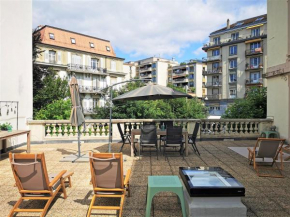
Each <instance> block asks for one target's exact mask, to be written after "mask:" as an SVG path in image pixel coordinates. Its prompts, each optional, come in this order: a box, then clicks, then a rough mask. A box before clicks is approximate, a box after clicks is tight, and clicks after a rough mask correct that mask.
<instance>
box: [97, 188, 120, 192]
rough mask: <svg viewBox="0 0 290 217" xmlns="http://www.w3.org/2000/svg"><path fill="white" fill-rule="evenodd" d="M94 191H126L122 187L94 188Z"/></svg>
mask: <svg viewBox="0 0 290 217" xmlns="http://www.w3.org/2000/svg"><path fill="white" fill-rule="evenodd" d="M94 191H98V192H100V191H125V190H124V189H122V188H94Z"/></svg>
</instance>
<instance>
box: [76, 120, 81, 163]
mask: <svg viewBox="0 0 290 217" xmlns="http://www.w3.org/2000/svg"><path fill="white" fill-rule="evenodd" d="M77 128H78V157H81V133H80V129H79V127H78V126H77Z"/></svg>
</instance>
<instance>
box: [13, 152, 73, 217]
mask: <svg viewBox="0 0 290 217" xmlns="http://www.w3.org/2000/svg"><path fill="white" fill-rule="evenodd" d="M9 161H10V163H11V167H12V171H13V175H14V178H15V182H16V186H17V188H18V191H19V193H20V199H19V200H18V201H17V202H16V204H15V205H14V206H13V208H12V210H11V211H10V213H9V215H8V216H9V217H12V216H14V213H17V212H40V213H41V217H43V216H45V215H46V212H47V210H48V208H49V206H50V204H51V202H52V201H53V199H54V198H55V196H56V195H57V193H59V191H60V190H61V191H62V194H63V197H64V199H66V198H67V194H66V190H65V180H66V179H69V181H68V184H69V187H71V176H72V175H73V173H68V172H67V171H66V170H62V171H61V172H60V173H58V174H57V175H51V176H50V175H48V173H47V169H46V164H45V158H44V153H39V154H26V153H25V154H14V153H9ZM24 200H28V201H39V200H47V202H46V204H45V207H44V208H43V209H31V208H29V209H20V208H19V206H20V204H21V203H22V201H24Z"/></svg>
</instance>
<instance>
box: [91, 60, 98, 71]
mask: <svg viewBox="0 0 290 217" xmlns="http://www.w3.org/2000/svg"><path fill="white" fill-rule="evenodd" d="M91 68H92V69H97V68H98V59H96V58H91Z"/></svg>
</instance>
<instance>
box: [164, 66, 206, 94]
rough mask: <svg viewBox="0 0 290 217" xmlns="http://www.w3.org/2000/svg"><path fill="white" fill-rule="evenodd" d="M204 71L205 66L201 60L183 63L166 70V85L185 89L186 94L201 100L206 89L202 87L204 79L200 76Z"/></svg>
mask: <svg viewBox="0 0 290 217" xmlns="http://www.w3.org/2000/svg"><path fill="white" fill-rule="evenodd" d="M205 70H206V64H205V63H203V62H202V61H201V60H189V61H184V62H182V63H180V64H179V65H176V66H170V67H169V68H168V83H170V84H172V85H174V86H176V87H182V88H185V89H186V90H187V92H188V93H192V94H193V95H194V96H197V97H200V98H201V97H202V96H203V95H206V88H204V87H203V83H205V82H206V80H205V79H206V78H205V76H203V74H202V73H203V71H205Z"/></svg>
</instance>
